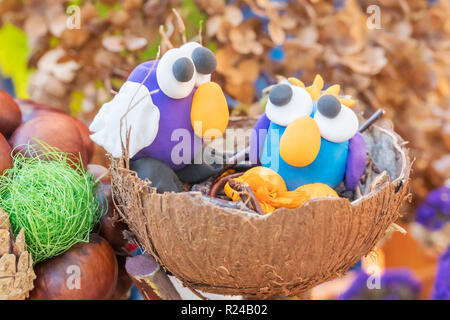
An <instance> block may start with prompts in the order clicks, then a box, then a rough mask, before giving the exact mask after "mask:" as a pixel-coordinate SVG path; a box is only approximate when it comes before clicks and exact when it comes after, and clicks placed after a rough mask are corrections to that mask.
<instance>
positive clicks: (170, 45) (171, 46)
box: [159, 25, 174, 49]
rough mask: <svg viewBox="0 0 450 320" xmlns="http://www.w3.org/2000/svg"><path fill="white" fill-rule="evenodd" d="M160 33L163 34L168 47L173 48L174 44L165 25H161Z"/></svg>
mask: <svg viewBox="0 0 450 320" xmlns="http://www.w3.org/2000/svg"><path fill="white" fill-rule="evenodd" d="M159 34H160V35H161V37H162V40H163V42H164V44H165V45H166V46H167V48H169V49H173V47H174V46H173V44H172V42H171V41H170V39H169V37H168V36H167V34H166V32H165V31H164V26H163V25H160V26H159Z"/></svg>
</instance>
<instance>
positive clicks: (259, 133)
mask: <svg viewBox="0 0 450 320" xmlns="http://www.w3.org/2000/svg"><path fill="white" fill-rule="evenodd" d="M269 125H270V120H269V118H268V117H267V115H266V113H263V114H262V115H261V117H260V118H259V119H258V121H257V122H256V124H255V126H254V127H253V130H252V134H251V136H250V162H251V163H253V164H257V163H259V158H260V156H261V152H262V150H263V148H264V142H265V141H266V135H267V130H268V129H269Z"/></svg>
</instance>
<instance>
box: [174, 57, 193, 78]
mask: <svg viewBox="0 0 450 320" xmlns="http://www.w3.org/2000/svg"><path fill="white" fill-rule="evenodd" d="M172 72H173V75H174V77H175V79H177V81H180V82H188V81H190V80H191V79H192V77H193V75H194V65H193V64H192V61H191V60H190V59H189V58H187V57H182V58H179V59H178V60H177V61H175V63H174V64H173V67H172Z"/></svg>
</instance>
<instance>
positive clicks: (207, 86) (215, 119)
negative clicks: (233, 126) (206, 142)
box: [191, 82, 230, 139]
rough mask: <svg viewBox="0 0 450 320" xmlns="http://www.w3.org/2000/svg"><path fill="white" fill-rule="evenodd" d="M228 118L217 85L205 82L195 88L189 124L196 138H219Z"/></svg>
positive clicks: (226, 109)
mask: <svg viewBox="0 0 450 320" xmlns="http://www.w3.org/2000/svg"><path fill="white" fill-rule="evenodd" d="M229 117H230V115H229V112H228V105H227V100H226V99H225V95H224V94H223V91H222V89H221V88H220V86H219V85H218V84H217V83H215V82H206V83H204V84H202V85H201V86H200V87H198V88H197V90H196V91H195V93H194V97H193V99H192V108H191V124H192V128H193V129H194V133H195V134H196V135H197V136H199V137H200V138H204V139H215V138H218V137H221V136H222V135H223V134H224V132H225V129H226V128H227V126H228V119H229Z"/></svg>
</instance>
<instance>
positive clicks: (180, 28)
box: [172, 8, 187, 43]
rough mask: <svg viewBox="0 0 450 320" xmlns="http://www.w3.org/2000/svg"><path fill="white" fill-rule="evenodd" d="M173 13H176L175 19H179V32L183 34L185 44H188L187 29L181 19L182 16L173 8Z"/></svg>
mask: <svg viewBox="0 0 450 320" xmlns="http://www.w3.org/2000/svg"><path fill="white" fill-rule="evenodd" d="M172 12H173V13H174V15H175V17H176V18H177V26H178V31H179V32H180V33H181V37H182V39H183V43H186V42H187V39H186V27H185V25H184V21H183V19H182V18H181V16H180V14H179V13H178V11H177V9H175V8H172Z"/></svg>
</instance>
